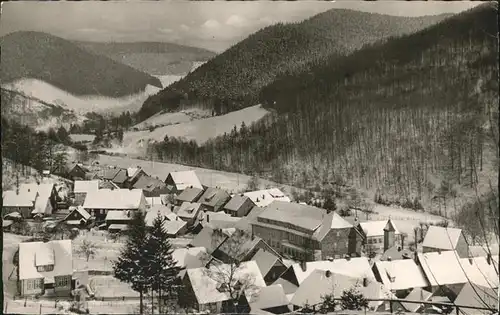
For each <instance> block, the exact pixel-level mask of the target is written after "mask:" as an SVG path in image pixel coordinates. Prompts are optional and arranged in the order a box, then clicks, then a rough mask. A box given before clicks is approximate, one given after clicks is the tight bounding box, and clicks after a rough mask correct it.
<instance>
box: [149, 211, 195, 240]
mask: <svg viewBox="0 0 500 315" xmlns="http://www.w3.org/2000/svg"><path fill="white" fill-rule="evenodd" d="M158 215H160V216H161V217H163V218H165V219H166V220H165V221H163V228H164V230H165V232H166V233H167V234H168V236H169V237H178V236H181V235H183V234H186V233H187V229H188V226H187V222H186V221H184V220H182V219H181V218H179V216H178V215H177V214H176V213H174V212H173V211H172V210H171V207H169V206H165V205H155V206H153V207H151V208H150V209H148V211H147V212H146V216H145V218H144V220H145V221H146V226H147V227H149V228H151V227H152V226H153V222H154V219H155V218H157V217H158Z"/></svg>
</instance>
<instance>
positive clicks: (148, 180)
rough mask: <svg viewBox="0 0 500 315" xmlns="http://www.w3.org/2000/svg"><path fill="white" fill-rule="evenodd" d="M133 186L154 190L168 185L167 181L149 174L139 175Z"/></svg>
mask: <svg viewBox="0 0 500 315" xmlns="http://www.w3.org/2000/svg"><path fill="white" fill-rule="evenodd" d="M132 187H133V188H136V189H143V190H145V191H153V190H155V189H163V188H165V187H167V185H165V183H164V182H162V181H161V180H159V179H158V178H154V177H152V176H149V175H143V176H141V177H139V179H138V180H137V182H135V184H134V185H132Z"/></svg>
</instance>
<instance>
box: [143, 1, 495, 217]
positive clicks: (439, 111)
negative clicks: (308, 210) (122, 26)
mask: <svg viewBox="0 0 500 315" xmlns="http://www.w3.org/2000/svg"><path fill="white" fill-rule="evenodd" d="M497 31H498V26H497V12H496V7H493V6H492V5H483V6H480V7H477V8H475V9H473V10H470V11H467V12H464V13H462V14H459V15H457V16H454V17H451V18H449V19H447V20H446V21H444V22H442V23H440V24H438V25H435V26H433V27H431V28H429V29H426V30H423V31H421V32H419V33H417V34H413V35H408V36H405V37H402V38H398V39H393V40H391V41H389V42H388V43H385V44H376V45H373V46H371V47H366V48H364V49H362V50H360V51H358V52H355V53H354V54H352V55H350V56H347V57H344V58H341V59H340V60H339V59H337V60H331V61H326V62H324V63H322V64H319V65H317V66H313V67H311V68H310V69H308V70H307V71H305V72H303V73H301V74H297V75H288V76H283V77H281V78H280V79H279V80H277V81H276V82H274V83H273V84H271V85H269V86H268V87H266V88H265V89H264V91H263V93H262V95H261V97H262V99H261V100H262V101H263V103H265V104H266V105H267V106H268V107H270V108H274V109H275V110H276V114H274V115H270V116H269V117H268V118H267V119H266V120H265V121H261V122H258V123H256V124H255V125H252V126H249V127H247V126H243V128H242V130H241V131H240V132H236V131H234V132H233V133H231V134H228V135H225V136H223V137H219V138H217V139H215V140H213V141H210V142H208V143H206V144H205V145H203V146H201V147H198V146H197V145H196V144H195V143H193V142H191V143H183V142H181V141H179V140H177V139H170V138H166V139H165V140H166V142H163V143H160V144H157V145H155V146H153V147H152V148H151V151H150V153H151V154H152V155H154V156H156V157H157V158H158V159H160V160H164V161H170V162H182V163H189V164H192V165H197V166H203V167H209V168H216V169H223V170H231V171H238V172H244V173H259V174H267V175H269V176H270V177H271V178H272V179H273V180H276V181H278V182H282V183H287V184H291V185H295V186H301V187H314V185H315V184H317V183H323V184H324V183H328V182H330V183H331V182H336V183H348V184H352V185H355V186H357V187H359V188H362V189H365V190H367V191H372V192H375V191H377V194H376V195H377V199H380V200H379V201H381V202H383V200H382V199H391V198H393V201H394V200H396V201H397V202H398V203H401V204H409V205H411V204H413V200H415V199H417V200H419V202H422V203H424V204H425V205H431V204H432V203H433V202H436V200H437V201H438V202H441V201H440V200H441V198H444V199H445V201H446V199H448V200H450V202H451V200H453V202H455V201H457V202H458V200H455V199H454V197H453V196H456V195H457V193H458V194H459V195H460V194H461V193H464V194H466V192H468V193H470V194H472V195H471V196H469V197H472V198H475V192H474V188H476V187H479V188H480V189H482V191H488V190H489V188H488V186H489V185H490V184H492V185H493V186H497V181H496V179H497V177H498V96H499V95H498V59H497V58H498V49H497V48H498V42H497V41H498V38H497ZM453 191H454V192H453ZM479 193H480V192H479ZM443 194H444V195H443ZM455 206H456V207H457V206H460V203H458V204H456V205H455ZM439 207H441V206H439ZM445 209H446V208H445Z"/></svg>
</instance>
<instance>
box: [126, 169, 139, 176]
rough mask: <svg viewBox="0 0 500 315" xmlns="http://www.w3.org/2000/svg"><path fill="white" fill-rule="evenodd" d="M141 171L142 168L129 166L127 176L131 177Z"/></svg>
mask: <svg viewBox="0 0 500 315" xmlns="http://www.w3.org/2000/svg"><path fill="white" fill-rule="evenodd" d="M139 171H141V168H139V167H129V168H127V177H128V178H131V177H134V176H135V175H137V174H138V173H139Z"/></svg>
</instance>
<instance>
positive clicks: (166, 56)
mask: <svg viewBox="0 0 500 315" xmlns="http://www.w3.org/2000/svg"><path fill="white" fill-rule="evenodd" d="M75 43H76V44H77V45H78V46H80V47H82V48H84V49H86V50H88V51H90V52H93V53H95V54H98V55H103V56H106V57H109V58H111V59H113V60H115V61H117V62H120V63H124V64H126V65H129V66H131V67H133V68H135V69H139V70H141V71H144V72H146V73H149V74H158V75H165V74H183V73H187V72H189V71H191V69H192V68H193V65H194V63H195V62H199V61H207V60H209V59H210V58H212V57H214V56H215V53H214V52H212V51H209V50H206V49H202V48H197V47H190V46H184V45H177V44H173V43H160V42H134V43H98V42H79V41H77V42H75Z"/></svg>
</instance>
